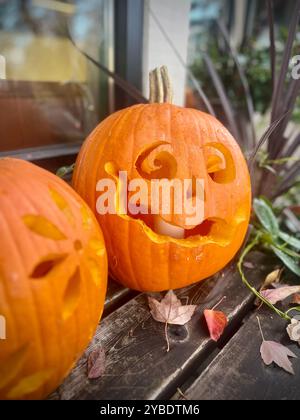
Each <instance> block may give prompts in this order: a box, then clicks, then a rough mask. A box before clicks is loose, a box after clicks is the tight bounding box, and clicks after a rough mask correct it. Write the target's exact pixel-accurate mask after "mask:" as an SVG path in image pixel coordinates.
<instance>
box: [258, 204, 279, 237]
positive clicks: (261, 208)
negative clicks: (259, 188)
mask: <svg viewBox="0 0 300 420" xmlns="http://www.w3.org/2000/svg"><path fill="white" fill-rule="evenodd" d="M253 207H254V211H255V213H256V216H257V217H258V219H259V221H260V223H261V224H262V225H263V227H264V228H265V229H266V230H267V231H268V232H270V233H271V234H272V235H273V236H275V237H277V236H278V235H279V223H278V220H277V218H276V216H275V214H274V212H273V210H272V208H271V207H270V206H269V204H268V203H267V202H266V201H265V200H263V199H262V198H255V200H254V204H253Z"/></svg>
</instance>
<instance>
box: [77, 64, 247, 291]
mask: <svg viewBox="0 0 300 420" xmlns="http://www.w3.org/2000/svg"><path fill="white" fill-rule="evenodd" d="M121 172H122V173H126V176H127V178H126V180H125V181H124V180H123V179H121V177H120V173H121ZM104 178H110V179H111V180H113V181H114V183H115V184H116V185H117V187H118V188H117V191H118V192H120V191H121V190H125V189H126V188H125V187H126V186H127V183H128V182H130V181H132V180H135V181H136V180H143V181H145V183H146V184H147V185H148V186H149V190H148V191H151V186H152V181H153V180H160V181H164V180H168V181H172V182H173V181H175V180H176V182H177V181H178V180H179V181H181V182H182V183H184V180H191V184H190V186H191V188H190V187H189V189H188V190H185V189H183V195H184V194H186V195H188V196H189V197H188V198H189V199H190V200H191V202H195V199H196V197H194V186H195V184H196V182H197V180H202V184H201V185H203V187H204V191H203V192H202V200H203V212H202V214H201V215H199V216H198V219H195V220H194V221H193V222H192V223H189V224H188V223H187V214H186V211H184V210H183V211H181V212H180V211H175V210H174V208H175V206H176V203H175V201H174V200H175V199H174V200H173V202H172V203H171V207H170V209H169V211H163V210H164V209H163V205H162V204H161V201H159V204H158V206H157V207H156V213H155V214H151V212H150V211H149V207H150V205H149V199H150V198H151V197H152V195H151V193H150V192H149V193H146V194H144V195H140V199H139V206H140V210H141V211H140V213H139V214H136V213H134V212H133V211H131V210H130V208H129V207H127V212H126V214H124V211H121V206H120V204H118V203H117V204H116V214H110V213H109V212H108V213H107V214H102V215H101V214H99V213H98V212H97V200H98V199H99V196H100V192H99V191H97V184H98V182H99V181H100V180H102V179H104ZM73 185H74V188H75V189H76V191H77V192H78V193H79V194H80V195H81V196H82V197H83V198H84V199H85V200H86V202H87V203H88V204H89V206H90V207H91V208H92V209H93V210H94V211H95V213H96V217H97V219H98V221H99V223H100V225H101V227H102V230H103V233H104V236H105V240H106V246H107V251H108V257H109V264H110V272H111V274H112V276H113V277H114V278H115V279H117V280H118V281H119V282H121V283H122V284H123V285H125V286H127V287H130V288H132V289H136V290H140V291H162V290H167V289H176V288H179V287H183V286H186V285H189V284H192V283H194V282H197V281H199V280H202V279H205V278H207V277H209V276H211V275H213V274H214V273H216V272H217V271H219V270H220V269H222V268H223V267H224V266H225V265H226V264H227V263H228V262H229V261H230V260H231V259H232V258H233V257H234V255H235V254H236V252H237V251H238V250H239V248H240V246H241V244H242V242H243V240H244V238H245V234H246V231H247V228H248V223H249V218H250V208H251V184H250V176H249V172H248V168H247V164H246V162H245V159H244V157H243V154H242V152H241V150H240V148H239V146H238V144H237V143H236V141H235V140H234V138H233V137H232V136H231V135H230V133H229V132H228V131H227V129H226V128H225V127H224V126H223V125H222V124H221V123H220V122H219V121H218V120H217V119H216V118H214V117H212V116H210V115H208V114H206V113H203V112H200V111H198V110H195V109H185V108H181V107H178V106H175V105H172V104H171V95H170V84H169V80H168V77H167V72H166V69H164V68H162V69H160V70H156V71H154V72H153V73H152V74H151V98H150V104H146V105H144V104H143V105H135V106H133V107H130V108H128V109H125V110H122V111H119V112H117V113H115V114H113V115H111V116H110V117H109V118H107V119H106V120H105V121H103V122H102V123H101V124H100V125H99V126H98V127H97V128H96V129H95V130H94V131H93V132H92V134H91V135H90V136H89V137H88V139H87V140H86V142H85V143H84V145H83V147H82V150H81V152H80V154H79V157H78V159H77V162H76V168H75V173H74V178H73ZM98 189H99V188H98ZM133 192H134V191H130V189H129V191H128V192H127V193H126V194H127V199H129V201H130V197H132V195H133ZM118 196H119V195H118ZM156 198H157V197H156ZM116 201H118V199H117V195H116Z"/></svg>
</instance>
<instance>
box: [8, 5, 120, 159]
mask: <svg viewBox="0 0 300 420" xmlns="http://www.w3.org/2000/svg"><path fill="white" fill-rule="evenodd" d="M112 7H113V2H112V1H110V0H89V1H80V0H77V1H73V2H71V3H70V2H63V1H52V0H31V1H28V0H22V1H18V0H7V1H5V0H0V55H1V56H2V58H1V60H0V61H1V62H0V72H1V73H2V74H0V78H2V79H4V78H5V80H0V110H1V112H0V152H3V151H11V150H16V149H26V148H32V147H37V146H39V147H44V146H49V145H52V146H53V145H56V144H66V145H68V144H71V145H72V144H74V143H76V142H81V141H82V140H83V139H84V138H85V136H86V135H87V134H88V133H89V132H90V131H91V130H92V129H93V128H94V126H95V125H96V124H97V122H98V121H99V119H101V118H102V117H103V116H105V115H106V113H107V108H108V90H107V80H106V79H105V77H103V75H102V74H101V73H100V71H99V69H97V68H96V67H95V66H94V65H93V64H91V63H90V62H89V61H88V60H87V59H86V58H85V57H84V56H83V55H82V54H81V52H80V51H79V50H78V49H77V48H76V47H75V46H74V45H73V43H72V42H71V40H70V38H69V34H71V37H72V39H73V40H74V41H75V42H76V44H77V45H78V46H79V47H80V48H81V49H83V50H84V51H86V52H88V53H89V54H90V55H92V56H93V57H94V58H95V59H96V60H97V61H100V60H101V62H102V64H104V65H106V66H107V67H111V66H112V62H111V61H112V60H111V58H110V57H111V56H112V34H113V19H112Z"/></svg>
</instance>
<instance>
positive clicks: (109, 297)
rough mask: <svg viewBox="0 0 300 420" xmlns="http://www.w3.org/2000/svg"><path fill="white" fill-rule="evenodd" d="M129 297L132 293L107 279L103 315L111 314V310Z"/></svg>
mask: <svg viewBox="0 0 300 420" xmlns="http://www.w3.org/2000/svg"><path fill="white" fill-rule="evenodd" d="M131 295H132V292H131V291H130V290H129V289H126V288H125V287H123V286H121V285H120V284H118V283H116V282H115V281H114V280H112V279H110V278H109V279H108V286H107V293H106V298H105V309H104V311H105V313H107V312H108V313H109V312H111V311H112V310H113V309H115V308H116V307H118V306H119V305H120V303H121V302H123V301H124V300H125V299H126V297H128V299H129V298H130V296H131Z"/></svg>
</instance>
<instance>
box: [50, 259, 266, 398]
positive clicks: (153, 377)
mask: <svg viewBox="0 0 300 420" xmlns="http://www.w3.org/2000/svg"><path fill="white" fill-rule="evenodd" d="M252 259H253V261H254V262H256V263H257V264H256V265H257V268H256V270H249V273H248V275H249V278H250V279H251V281H252V282H253V284H254V285H256V286H258V284H259V283H260V282H261V281H262V279H263V278H264V275H265V274H266V272H268V270H269V269H270V268H269V267H267V268H266V267H264V266H263V264H262V258H261V256H259V255H257V254H255V255H254V256H253V258H252ZM217 277H218V279H211V280H208V281H206V282H202V283H200V284H197V285H194V286H192V287H189V288H186V289H182V290H179V291H177V295H178V296H179V297H180V298H181V299H183V301H184V300H186V299H185V298H187V299H188V301H189V303H194V304H199V308H198V310H197V313H196V314H195V315H194V317H193V318H192V320H191V321H190V322H189V323H188V325H186V326H183V327H177V326H174V327H170V328H169V336H170V343H171V351H170V352H169V353H166V343H165V338H164V326H163V324H160V323H157V322H155V321H154V320H153V319H152V318H151V316H150V312H149V308H148V304H147V296H146V295H145V294H141V295H139V296H137V297H136V298H134V299H132V300H130V301H129V302H128V303H126V304H125V305H123V306H122V307H121V308H119V309H118V310H116V311H114V312H112V313H111V314H110V315H109V316H108V317H106V318H105V319H104V320H102V322H101V324H100V326H99V328H98V330H97V332H96V335H95V337H94V339H93V341H92V343H91V345H90V347H89V348H88V350H87V352H86V354H85V355H84V356H83V358H82V359H81V360H80V362H79V363H78V365H77V367H76V368H75V369H74V370H73V372H72V373H71V375H70V376H69V377H68V378H67V380H66V381H65V383H64V384H63V385H62V386H61V387H60V388H59V390H58V391H57V393H56V396H54V397H56V398H60V399H74V398H77V399H107V400H116V399H120V400H123V399H147V400H151V399H159V398H169V397H171V396H172V395H173V394H174V392H175V390H176V388H177V387H178V386H179V385H180V384H181V383H183V381H184V380H185V379H186V377H187V376H188V375H189V374H190V373H191V372H192V371H193V369H194V367H195V366H196V365H197V364H199V363H200V362H201V361H202V360H203V359H204V358H205V357H206V356H207V354H209V353H210V352H211V351H212V350H213V349H214V348H215V347H216V345H215V343H213V342H212V341H211V340H210V339H209V338H208V333H207V331H206V329H205V326H204V324H203V316H202V313H203V310H204V309H205V308H207V307H211V306H212V305H213V303H214V302H215V301H216V300H217V299H219V298H220V295H221V296H222V295H223V294H224V290H223V291H222V290H221V289H222V285H223V286H226V296H227V299H226V300H225V301H224V302H223V303H222V306H221V308H220V309H222V310H224V311H225V312H226V313H227V314H228V316H229V320H230V326H232V325H233V324H234V323H235V322H237V320H239V319H240V317H243V316H244V314H245V312H247V310H248V309H249V306H251V304H252V295H251V293H250V292H249V291H248V289H247V288H246V287H245V286H244V285H243V284H242V282H241V280H240V277H239V275H238V273H237V272H236V270H235V267H233V268H231V269H227V270H226V271H225V272H224V273H223V274H221V273H220V274H219V275H218V276H217ZM220 285H221V287H220ZM213 289H214V290H213ZM215 290H217V295H218V296H216V293H215ZM208 295H209V297H211V296H212V295H215V296H214V302H210V304H208V303H203V302H204V301H206V300H207V297H208ZM229 330H230V328H229V329H228V331H229ZM97 346H102V347H104V349H105V351H106V356H107V367H106V372H105V374H104V376H103V377H102V378H99V379H97V380H88V379H87V375H86V361H87V356H88V354H89V353H90V352H91V351H92V350H93V349H95V348H96V347H97Z"/></svg>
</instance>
